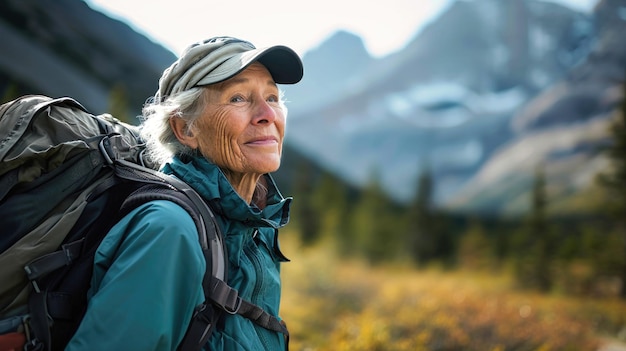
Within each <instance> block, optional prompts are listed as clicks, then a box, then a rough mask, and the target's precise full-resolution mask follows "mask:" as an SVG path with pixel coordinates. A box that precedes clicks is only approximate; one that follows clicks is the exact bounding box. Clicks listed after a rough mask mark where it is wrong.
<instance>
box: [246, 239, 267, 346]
mask: <svg viewBox="0 0 626 351" xmlns="http://www.w3.org/2000/svg"><path fill="white" fill-rule="evenodd" d="M257 235H259V230H258V229H254V233H252V240H253V242H252V244H251V245H246V249H245V250H246V251H247V252H248V257H249V258H250V262H251V263H252V267H254V272H255V275H256V279H255V283H254V289H252V296H251V297H250V299H251V302H252V303H254V304H256V305H259V303H258V301H259V298H260V296H259V294H260V293H261V290H262V288H263V285H264V283H265V276H264V274H263V272H264V270H263V267H262V266H261V259H260V258H259V256H258V251H259V249H258V244H257V242H256V240H255V239H256V236H257ZM253 245H254V246H253ZM255 328H256V329H257V330H258V329H259V328H262V327H258V326H256V325H255ZM257 335H258V336H259V339H260V340H261V344H263V348H264V349H265V350H269V346H270V344H269V342H268V340H267V339H266V338H265V331H263V330H259V332H257Z"/></svg>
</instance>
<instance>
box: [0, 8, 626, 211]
mask: <svg viewBox="0 0 626 351" xmlns="http://www.w3.org/2000/svg"><path fill="white" fill-rule="evenodd" d="M625 23H626V0H602V1H600V2H599V3H598V4H597V6H596V7H595V10H594V12H593V13H592V14H584V13H579V12H576V11H574V10H572V9H569V8H566V7H563V6H562V5H557V4H555V3H552V2H546V1H539V0H510V1H501V0H474V1H462V0H458V1H456V2H453V3H451V4H450V6H449V7H448V8H447V9H446V10H445V11H444V12H443V13H442V14H441V15H440V16H439V17H438V18H436V19H434V20H433V21H432V22H431V23H430V24H429V25H428V26H426V27H425V28H424V29H423V30H421V31H420V32H418V33H416V34H415V36H414V38H413V40H412V41H411V42H410V43H409V44H408V45H407V46H406V47H405V48H404V49H402V50H399V51H398V52H396V53H393V54H391V55H388V56H386V57H382V58H373V57H371V56H370V55H369V54H368V52H367V50H366V49H365V47H364V45H363V41H362V39H361V38H359V37H358V36H356V35H354V34H352V33H349V32H345V31H340V32H337V33H335V34H333V35H332V36H331V37H329V38H328V39H327V40H326V41H325V42H323V43H322V44H321V45H319V46H318V47H316V48H314V49H312V50H310V51H308V52H306V53H305V55H304V56H303V61H304V64H305V77H304V79H303V80H302V82H301V83H300V84H298V85H295V86H285V87H283V88H284V89H285V91H286V97H287V100H288V104H287V106H288V107H289V127H288V133H287V137H286V141H285V148H284V150H285V155H284V157H283V167H282V168H281V171H279V172H277V174H276V176H277V181H278V182H279V183H287V184H289V183H290V182H291V181H292V180H293V178H294V177H295V173H294V172H295V171H290V170H295V169H296V168H297V167H299V166H298V165H300V164H302V163H307V164H308V165H307V167H308V169H314V172H321V171H322V170H321V169H320V168H319V167H320V166H321V167H322V168H323V169H325V170H326V171H329V172H332V173H335V174H336V175H337V176H339V177H341V178H342V179H343V180H345V181H346V182H347V183H349V184H350V185H353V186H357V187H358V186H363V185H364V184H366V183H367V182H368V181H370V180H371V179H370V178H371V177H372V176H374V175H377V176H378V177H379V181H380V182H381V185H382V186H383V188H384V189H385V190H386V191H388V193H389V194H390V195H391V196H392V197H394V198H395V199H397V200H398V201H399V202H403V201H407V200H408V199H410V198H411V197H412V196H413V194H414V193H415V190H416V189H415V188H416V183H417V179H418V176H419V174H420V173H421V172H425V171H428V172H430V173H431V174H432V176H433V178H434V180H435V186H436V188H435V200H436V204H437V205H438V206H441V207H444V208H447V209H450V210H454V211H463V212H488V213H520V212H521V211H523V209H524V208H525V206H526V202H527V198H528V196H527V195H528V191H529V189H530V185H531V183H532V181H533V174H534V171H535V170H536V169H537V167H539V166H542V167H545V169H546V174H547V176H548V181H549V190H550V191H551V194H553V195H554V196H555V197H556V198H558V199H559V201H561V202H563V201H567V199H568V197H569V196H573V195H574V194H577V193H580V191H583V190H584V189H585V188H586V187H588V186H589V184H590V183H591V182H592V179H593V177H594V175H595V174H596V173H597V172H598V171H599V170H602V169H604V168H605V167H606V164H607V161H606V159H604V158H603V156H602V155H601V154H600V153H599V152H598V151H597V150H598V148H599V147H601V146H602V145H604V144H605V143H607V142H608V134H607V133H606V126H607V124H608V123H609V121H610V120H611V116H612V114H613V113H614V111H615V109H616V106H617V104H618V102H619V101H620V100H621V99H623V93H622V91H621V89H620V88H619V84H620V82H622V81H623V80H624V73H625V72H626V54H625V48H626V47H625V46H624V45H623V39H622V37H623V33H625V32H626V28H625V27H624V25H625ZM0 36H2V38H3V46H4V47H3V54H2V55H0V89H2V90H3V91H6V90H7V89H8V88H9V87H11V86H15V87H17V90H18V92H20V93H43V94H47V95H50V96H64V95H66V96H72V97H75V98H77V99H78V100H79V101H81V102H82V103H83V104H84V105H86V107H87V108H89V109H90V110H91V111H92V112H94V113H102V112H106V109H107V108H108V107H107V106H108V104H109V102H108V100H109V94H110V92H111V91H112V89H114V88H115V87H119V86H121V87H123V89H124V90H125V91H126V92H127V94H128V97H129V103H130V106H131V108H133V109H134V110H133V111H131V113H132V114H133V115H136V114H139V112H140V108H141V106H142V105H143V103H144V101H145V99H146V98H148V97H149V96H151V95H153V93H154V91H155V90H156V84H157V81H158V78H159V77H160V75H161V72H162V71H163V69H164V68H165V67H167V66H168V65H169V64H170V63H171V62H172V61H173V60H174V59H175V55H174V54H173V53H171V52H169V51H168V50H166V49H165V48H163V47H162V46H161V45H159V44H158V43H154V42H152V41H150V40H149V39H147V38H146V37H144V36H142V35H141V34H138V33H136V32H135V31H133V30H132V29H131V28H130V27H129V26H128V25H126V24H124V23H123V22H120V21H117V20H114V19H111V18H109V17H107V16H106V15H104V14H102V13H99V12H97V11H95V10H93V9H91V8H90V7H89V6H88V5H86V4H85V3H84V2H83V1H80V0H57V1H54V2H50V1H45V0H5V1H3V2H1V3H0Z"/></svg>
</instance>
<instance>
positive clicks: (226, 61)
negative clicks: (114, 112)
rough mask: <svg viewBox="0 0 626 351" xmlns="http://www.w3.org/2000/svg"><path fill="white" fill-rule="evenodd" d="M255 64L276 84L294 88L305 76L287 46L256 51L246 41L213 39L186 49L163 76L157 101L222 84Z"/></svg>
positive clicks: (298, 60)
mask: <svg viewBox="0 0 626 351" xmlns="http://www.w3.org/2000/svg"><path fill="white" fill-rule="evenodd" d="M253 62H259V63H261V64H263V65H264V66H265V67H266V68H267V70H268V71H269V72H270V74H271V75H272V78H273V79H274V81H275V82H276V83H277V84H295V83H297V82H299V81H300V80H301V79H302V76H303V73H304V68H303V65H302V61H301V60H300V57H299V56H298V54H297V53H296V52H294V51H293V50H292V49H290V48H288V47H286V46H282V45H276V46H270V47H264V48H258V49H257V48H256V47H255V46H254V45H252V44H251V43H250V42H248V41H245V40H241V39H237V38H233V37H227V36H221V37H214V38H210V39H207V40H204V41H202V42H199V43H195V44H193V45H191V46H189V47H187V49H185V51H183V54H182V55H181V56H180V58H179V59H178V60H176V62H174V63H173V64H172V65H171V66H170V67H168V68H167V69H166V70H165V71H164V72H163V75H162V76H161V78H160V79H159V90H158V91H157V93H156V95H155V100H156V101H162V100H163V99H165V98H166V97H167V96H169V95H172V94H176V93H179V92H181V91H185V90H188V89H190V88H193V87H197V86H204V85H209V84H215V83H219V82H222V81H224V80H226V79H228V78H231V77H232V76H234V75H236V74H238V73H240V72H241V71H243V70H244V69H245V68H246V67H248V66H249V65H250V64H251V63H253Z"/></svg>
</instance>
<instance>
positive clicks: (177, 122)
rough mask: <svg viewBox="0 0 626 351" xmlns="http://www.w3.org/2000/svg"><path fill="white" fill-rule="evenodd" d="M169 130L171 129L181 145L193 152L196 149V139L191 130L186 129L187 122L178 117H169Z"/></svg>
mask: <svg viewBox="0 0 626 351" xmlns="http://www.w3.org/2000/svg"><path fill="white" fill-rule="evenodd" d="M170 128H172V131H173V132H174V135H175V136H176V139H178V141H180V142H181V144H183V145H185V146H188V147H189V148H191V149H194V150H195V149H197V148H198V139H197V138H196V136H195V133H194V132H193V130H191V128H188V127H187V121H185V120H184V119H182V118H180V117H171V118H170Z"/></svg>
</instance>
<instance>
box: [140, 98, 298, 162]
mask: <svg viewBox="0 0 626 351" xmlns="http://www.w3.org/2000/svg"><path fill="white" fill-rule="evenodd" d="M206 92H207V90H206V89H205V88H203V87H193V88H190V89H189V90H184V91H181V92H179V93H176V94H173V95H171V96H168V97H166V98H165V99H164V101H162V102H161V101H158V99H153V100H152V101H148V102H147V103H146V105H144V107H143V110H142V115H141V116H140V119H141V121H142V124H141V129H140V134H141V138H142V139H143V140H144V141H145V143H146V151H145V155H144V156H145V157H146V158H147V160H148V161H149V162H150V163H152V164H155V165H157V166H160V165H163V164H164V163H165V162H166V161H168V160H169V159H170V158H172V157H173V156H174V155H178V156H186V155H193V154H195V151H194V150H192V149H191V148H189V147H188V146H186V145H184V144H182V143H181V142H180V141H179V140H178V138H176V135H175V134H174V132H173V131H172V128H171V126H170V121H169V120H170V118H172V117H177V118H182V119H184V120H185V121H186V123H187V131H191V130H192V128H193V126H194V123H195V121H196V120H197V119H198V117H200V116H201V115H202V111H203V109H204V107H205V106H206V105H207V103H208V94H206ZM283 96H284V92H283V91H282V90H281V89H279V103H280V107H281V108H282V110H283V113H284V115H285V118H286V117H287V106H285V101H284V100H283Z"/></svg>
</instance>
